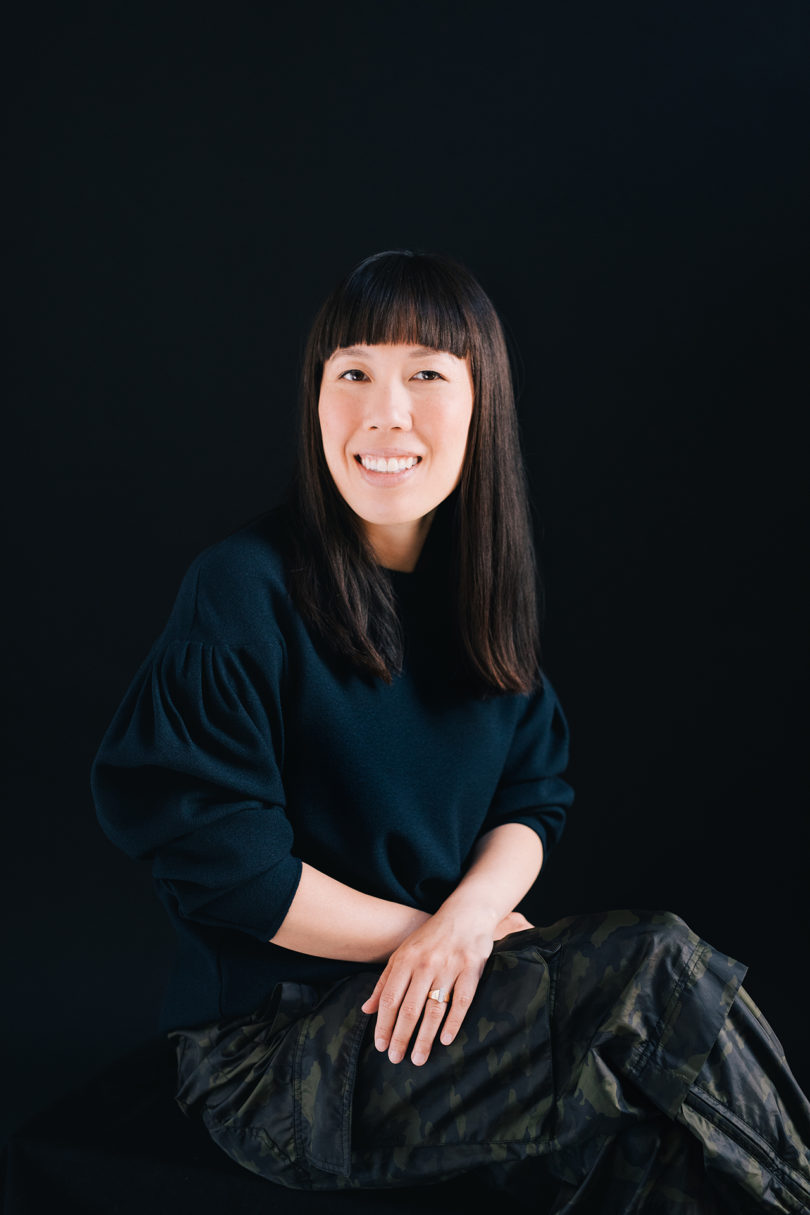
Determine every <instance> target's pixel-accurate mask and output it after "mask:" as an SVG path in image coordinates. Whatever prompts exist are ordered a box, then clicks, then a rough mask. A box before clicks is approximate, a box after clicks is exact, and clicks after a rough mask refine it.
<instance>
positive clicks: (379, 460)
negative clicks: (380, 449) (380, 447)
mask: <svg viewBox="0 0 810 1215" xmlns="http://www.w3.org/2000/svg"><path fill="white" fill-rule="evenodd" d="M354 458H355V460H356V461H357V463H358V464H360V465H362V467H363V468H365V469H366V470H367V471H368V472H380V473H398V472H405V471H406V470H407V469H409V468H415V467H416V465H417V464H421V462H422V457H421V456H399V457H395V456H390V457H389V458H388V459H386V457H385V456H361V455H356V456H355V457H354Z"/></svg>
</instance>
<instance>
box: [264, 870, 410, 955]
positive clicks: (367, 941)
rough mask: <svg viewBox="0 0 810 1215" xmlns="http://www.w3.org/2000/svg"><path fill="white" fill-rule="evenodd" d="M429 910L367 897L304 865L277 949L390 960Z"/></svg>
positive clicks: (274, 939) (278, 937)
mask: <svg viewBox="0 0 810 1215" xmlns="http://www.w3.org/2000/svg"><path fill="white" fill-rule="evenodd" d="M427 918H428V916H427V914H426V912H424V911H418V910H417V909H416V908H414V907H408V906H406V905H405V904H404V903H394V902H391V901H390V900H388V899H378V898H375V897H374V895H370V894H363V893H362V892H361V891H360V890H355V889H354V888H353V887H352V886H346V885H345V884H344V883H343V882H338V881H337V880H336V879H335V878H331V877H329V875H328V874H326V873H322V872H321V871H320V870H319V869H313V867H312V866H311V865H307V864H306V863H304V865H303V868H302V871H301V881H300V882H299V885H298V889H297V890H296V892H295V897H294V898H293V901H292V903H291V904H290V908H289V910H288V912H287V914H286V916H285V917H284V920H283V922H282V925H281V927H280V928H279V930H278V932H277V933H276V935H275V936H274V937H273V938H272V943H273V944H274V945H281V946H283V947H284V948H285V949H293V950H295V951H296V953H308V954H310V955H312V956H313V957H317V958H336V959H338V960H341V961H344V962H386V961H387V960H388V958H389V957H390V956H391V954H392V953H393V952H394V950H395V949H396V948H397V947H398V946H399V945H401V944H402V942H403V941H404V940H405V938H406V937H407V936H409V935H410V934H411V933H412V932H413V931H414V929H415V928H418V927H419V925H420V924H423V923H424V921H425V920H426V919H427Z"/></svg>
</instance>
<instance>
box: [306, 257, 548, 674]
mask: <svg viewBox="0 0 810 1215" xmlns="http://www.w3.org/2000/svg"><path fill="white" fill-rule="evenodd" d="M387 343H408V344H411V345H421V346H429V347H430V348H432V349H434V350H444V351H448V352H449V353H450V354H454V355H456V356H457V357H458V358H464V357H466V356H467V355H469V358H470V370H471V373H472V381H473V409H472V418H471V421H470V430H469V435H468V439H467V447H466V453H465V457H464V463H463V467H462V471H461V478H460V481H459V485H458V487H457V490H456V491H454V494H453V495H452V497H453V498H454V499H455V507H454V510H453V518H452V524H451V542H450V548H451V553H450V562H449V595H450V597H451V600H453V601H454V602H453V603H452V605H451V607H452V614H453V615H454V617H455V622H456V626H457V634H458V646H459V655H460V662H461V666H462V668H464V669H465V674H466V676H467V678H468V679H471V680H472V682H473V684H474V685H476V686H477V687H478V689H479V690H480V691H481V692H483V693H487V692H488V693H490V694H492V693H505V692H527V691H529V690H530V689H531V688H532V687H534V686H535V685H536V683H537V679H538V671H539V666H538V664H539V639H538V620H537V599H536V595H537V585H536V581H537V574H536V566H535V558H534V545H533V541H532V530H531V519H530V514H529V504H528V495H527V491H526V477H525V471H524V467H523V460H522V458H521V454H520V442H519V436H518V425H517V415H516V412H515V399H514V391H513V388H512V377H511V373H510V367H509V356H508V353H507V349H506V342H505V340H504V335H503V330H502V328H501V324H500V321H499V320H498V317H497V314H496V312H495V309H494V308H493V306H492V303H491V301H490V299H489V297H488V296H487V295H486V293H485V292H484V290H483V288H482V287H481V286H480V284H479V283H478V282H477V280H476V279H475V278H474V277H473V275H472V274H471V273H470V272H469V270H467V269H466V268H465V267H463V266H461V265H459V264H458V263H457V262H454V261H451V260H450V259H449V258H447V257H443V256H438V255H434V254H425V253H414V252H411V251H410V250H407V249H401V250H400V249H397V250H389V251H386V252H384V253H376V254H374V255H373V256H371V257H367V258H366V259H365V260H364V261H362V262H360V264H359V265H358V266H356V267H355V268H354V269H353V270H352V271H351V272H350V273H349V274H348V275H347V276H346V278H344V279H343V281H342V282H341V283H340V284H339V285H338V286H337V287H336V289H335V290H334V291H333V292H332V294H331V295H330V296H329V297H328V299H327V300H326V301H325V303H324V304H323V306H322V308H321V310H320V312H319V313H318V315H317V316H316V318H315V321H314V323H313V326H312V329H311V331H310V334H309V339H308V342H307V345H306V349H305V352H304V362H303V367H302V374H301V398H300V408H301V427H300V442H299V452H298V462H297V468H296V473H295V476H294V479H293V485H292V493H291V507H292V519H293V533H294V550H295V551H294V556H293V560H292V563H291V573H290V592H291V594H292V596H293V598H294V600H295V602H296V604H297V606H298V608H299V610H300V612H301V613H302V615H303V616H304V618H305V619H306V620H307V621H308V623H309V624H310V626H311V627H312V628H313V629H314V630H315V631H316V633H317V634H319V635H320V637H321V638H322V639H323V640H324V641H326V642H327V643H328V645H330V646H331V647H332V648H333V649H335V650H337V651H338V652H339V653H341V654H343V655H344V656H345V657H346V658H348V659H349V661H350V662H351V663H352V664H354V665H355V666H356V667H359V668H360V669H362V670H364V671H366V672H368V673H369V674H371V675H374V676H378V677H380V678H381V679H383V680H384V681H385V682H386V683H390V682H391V681H392V677H393V675H394V674H396V673H397V672H398V671H399V670H400V669H401V665H402V648H403V647H402V635H401V629H400V622H399V618H398V614H397V606H396V598H395V595H394V591H393V588H392V584H391V578H390V576H389V575H388V572H387V571H386V570H385V569H383V568H382V567H381V566H380V565H379V564H378V563H377V561H376V560H375V558H374V553H373V551H372V549H371V545H370V544H369V542H368V540H367V539H366V536H365V533H364V531H363V528H362V524H361V521H360V520H359V519H358V518H357V516H356V515H355V514H354V512H353V511H352V510H351V509H350V508H349V506H348V505H347V503H346V502H345V501H344V499H343V498H342V496H341V495H340V493H339V491H338V490H337V488H336V486H335V483H334V481H333V480H332V476H331V473H330V472H329V469H328V467H327V464H326V459H325V457H324V452H323V442H322V439H321V429H320V422H319V418H318V398H319V394H320V388H321V379H322V376H323V368H324V363H325V362H326V360H327V359H329V358H330V356H331V355H332V354H333V353H334V351H335V350H337V349H338V348H340V347H343V346H352V345H361V344H362V345H372V346H373V345H378V344H387ZM440 509H441V508H440Z"/></svg>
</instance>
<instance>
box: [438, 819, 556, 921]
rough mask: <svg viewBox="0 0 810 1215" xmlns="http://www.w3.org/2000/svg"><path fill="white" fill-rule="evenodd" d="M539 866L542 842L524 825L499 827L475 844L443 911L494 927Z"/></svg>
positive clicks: (517, 901)
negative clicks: (477, 916)
mask: <svg viewBox="0 0 810 1215" xmlns="http://www.w3.org/2000/svg"><path fill="white" fill-rule="evenodd" d="M542 864H543V842H542V840H541V839H540V836H539V835H538V834H537V832H536V831H533V830H532V829H531V827H527V826H526V824H525V823H502V824H501V826H500V827H494V828H493V829H492V831H489V832H487V834H486V835H484V836H482V837H481V839H480V840H479V841H478V844H477V845H476V847H475V850H474V852H473V857H472V861H471V863H470V865H469V867H468V869H467V872H466V873H465V874H464V877H463V878H462V879H461V881H460V882H459V884H458V886H456V888H455V890H454V891H453V893H452V894H451V895H450V896H449V897H448V898H447V899H446V900H445V902H444V904H443V907H444V908H445V909H447V910H448V911H457V912H459V913H461V914H467V913H468V912H469V911H470V909H473V908H474V909H475V911H476V914H481V915H485V916H487V917H488V918H489V919H491V921H492V923H493V924H498V923H499V921H500V920H502V919H503V918H504V916H506V915H508V914H509V912H510V911H513V910H514V909H515V907H516V906H517V905H518V903H519V902H520V900H521V899H522V898H523V896H524V895H525V894H526V893H527V891H528V890H530V889H531V887H532V885H533V884H534V881H535V879H536V878H537V875H538V873H539V872H540V869H541V867H542Z"/></svg>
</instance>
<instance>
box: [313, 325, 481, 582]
mask: <svg viewBox="0 0 810 1215" xmlns="http://www.w3.org/2000/svg"><path fill="white" fill-rule="evenodd" d="M472 407H473V384H472V376H471V374H470V365H469V359H468V358H464V359H459V358H457V357H456V356H455V355H453V354H448V353H447V352H446V351H437V350H429V349H428V348H427V347H424V346H406V345H390V346H348V347H343V348H340V349H338V350H336V351H335V352H334V353H333V354H332V356H331V358H329V359H328V360H327V362H326V363H325V364H324V369H323V379H322V381H321V391H320V397H319V400H318V415H319V418H320V423H321V435H322V437H323V450H324V455H325V456H326V463H327V465H328V466H329V471H330V472H331V474H332V477H333V478H334V481H335V485H336V486H337V487H338V490H339V491H340V493H341V495H342V497H343V498H344V499H345V500H346V502H347V503H348V504H349V506H350V507H351V509H352V510H353V511H354V512H355V514H356V515H358V516H359V517H360V518H361V519H362V520H363V521H364V523H365V525H366V533H367V535H368V537H369V539H370V541H371V543H372V546H373V547H374V549H375V552H376V553H377V557H378V559H379V560H380V561H381V562H382V563H383V564H384V565H389V566H390V567H391V568H393V569H413V566H414V565H415V564H416V561H417V559H418V557H419V552H420V550H421V547H422V543H423V541H424V538H425V536H426V534H427V530H428V528H429V526H430V520H431V518H432V512H433V511H434V510H435V509H436V507H437V506H438V505H439V503H440V502H442V501H444V499H445V498H446V497H447V496H448V494H450V493H451V492H452V491H453V490H454V489H455V487H456V485H457V484H458V480H459V477H460V475H461V466H462V463H463V460H464V451H465V448H466V446H467V434H468V431H469V428H470V417H471V416H472Z"/></svg>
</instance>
